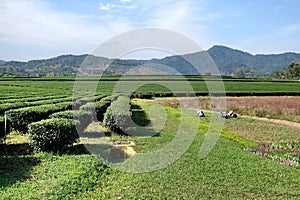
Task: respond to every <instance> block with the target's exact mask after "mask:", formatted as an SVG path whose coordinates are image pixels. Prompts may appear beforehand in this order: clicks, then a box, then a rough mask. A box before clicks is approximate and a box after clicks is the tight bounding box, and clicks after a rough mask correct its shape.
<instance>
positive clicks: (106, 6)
mask: <svg viewBox="0 0 300 200" xmlns="http://www.w3.org/2000/svg"><path fill="white" fill-rule="evenodd" d="M127 2H130V1H127ZM136 7H137V6H136V5H134V4H131V5H124V4H111V3H102V2H100V7H99V9H100V10H106V11H109V10H118V11H121V10H123V9H125V10H132V9H135V8H136Z"/></svg>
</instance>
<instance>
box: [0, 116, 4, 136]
mask: <svg viewBox="0 0 300 200" xmlns="http://www.w3.org/2000/svg"><path fill="white" fill-rule="evenodd" d="M4 136H5V120H4V117H2V116H0V138H3V137H4Z"/></svg>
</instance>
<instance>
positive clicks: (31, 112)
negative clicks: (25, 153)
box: [6, 101, 73, 133]
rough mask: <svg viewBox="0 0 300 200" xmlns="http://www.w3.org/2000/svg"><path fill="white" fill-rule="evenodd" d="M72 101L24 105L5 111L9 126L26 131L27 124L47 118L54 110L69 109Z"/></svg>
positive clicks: (19, 130)
mask: <svg viewBox="0 0 300 200" xmlns="http://www.w3.org/2000/svg"><path fill="white" fill-rule="evenodd" d="M72 106H73V102H72V101H70V102H63V103H56V104H48V105H41V106H33V107H25V108H19V109H15V110H9V111H6V115H7V119H8V121H9V124H10V127H11V128H12V129H14V130H15V131H18V132H22V133H26V132H27V130H28V125H29V124H30V123H32V122H37V121H40V120H43V119H47V118H49V115H51V114H52V113H55V112H59V111H64V110H71V109H72Z"/></svg>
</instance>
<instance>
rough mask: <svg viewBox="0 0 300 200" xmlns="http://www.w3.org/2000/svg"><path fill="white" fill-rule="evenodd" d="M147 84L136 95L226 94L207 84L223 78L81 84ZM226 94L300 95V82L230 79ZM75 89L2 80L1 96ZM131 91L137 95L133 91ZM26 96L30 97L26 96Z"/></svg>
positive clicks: (53, 82) (107, 89)
mask: <svg viewBox="0 0 300 200" xmlns="http://www.w3.org/2000/svg"><path fill="white" fill-rule="evenodd" d="M137 81H138V83H139V84H140V85H144V86H143V87H141V88H139V89H137V90H136V91H135V92H136V93H139V94H153V95H155V96H172V95H173V94H172V92H171V91H170V89H168V88H166V87H163V86H161V85H163V84H165V85H171V86H172V87H174V88H175V89H176V93H179V94H180V95H188V94H187V93H191V91H188V90H187V88H186V83H187V82H186V81H188V83H189V84H190V85H191V87H192V88H193V91H192V93H195V94H197V95H208V94H218V93H223V92H224V91H222V90H220V89H214V90H213V91H208V88H207V84H209V85H213V86H214V85H215V84H216V83H217V84H220V83H221V82H220V81H221V80H220V79H214V78H206V81H204V79H203V78H202V77H196V76H188V77H180V76H179V77H178V76H129V77H122V78H121V77H117V76H115V77H102V78H101V80H100V81H99V82H98V79H96V78H85V79H83V80H82V81H80V84H81V85H86V86H89V85H95V84H97V85H98V87H97V93H100V94H104V93H105V94H108V93H111V92H112V91H113V90H114V88H115V86H116V84H117V83H118V82H119V84H120V85H121V86H122V87H121V89H119V91H117V92H124V90H128V88H132V87H135V86H136V83H137ZM222 81H223V83H224V86H225V92H226V95H227V96H248V95H259V96H266V95H292V96H293V95H300V82H298V81H263V80H258V79H230V78H224V79H223V80H222ZM73 86H74V78H72V77H62V78H8V79H4V78H2V79H0V89H1V91H2V92H1V94H0V97H1V96H7V95H9V94H11V95H21V94H22V93H25V94H28V95H35V94H37V95H39V94H43V93H44V92H45V91H48V92H49V93H56V94H68V95H72V92H73ZM129 91H130V92H134V91H131V90H129ZM25 96H26V95H25Z"/></svg>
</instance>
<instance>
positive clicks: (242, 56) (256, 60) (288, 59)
mask: <svg viewBox="0 0 300 200" xmlns="http://www.w3.org/2000/svg"><path fill="white" fill-rule="evenodd" d="M208 54H209V55H210V56H211V57H212V58H213V60H214V61H215V63H216V65H217V66H218V67H219V69H220V71H221V72H223V73H227V74H231V73H233V72H234V71H235V70H236V69H238V68H241V67H248V68H253V69H254V70H261V71H266V72H269V73H271V72H274V71H276V70H282V69H284V68H286V67H287V65H288V64H290V63H293V62H297V61H300V54H296V53H283V54H269V55H262V54H258V55H252V54H249V53H246V52H243V51H240V50H235V49H231V48H228V47H224V46H213V47H212V48H211V49H209V50H208Z"/></svg>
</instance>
